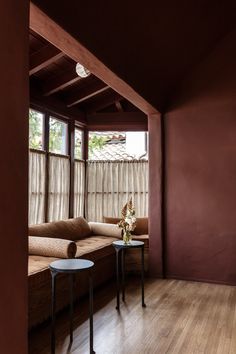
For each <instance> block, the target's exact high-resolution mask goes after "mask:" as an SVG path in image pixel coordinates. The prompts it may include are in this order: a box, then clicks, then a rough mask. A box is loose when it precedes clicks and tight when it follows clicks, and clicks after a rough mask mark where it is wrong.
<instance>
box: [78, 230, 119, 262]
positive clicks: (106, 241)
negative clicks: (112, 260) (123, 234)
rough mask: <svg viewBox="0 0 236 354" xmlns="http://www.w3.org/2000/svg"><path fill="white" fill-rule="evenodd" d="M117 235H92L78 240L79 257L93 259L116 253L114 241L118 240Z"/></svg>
mask: <svg viewBox="0 0 236 354" xmlns="http://www.w3.org/2000/svg"><path fill="white" fill-rule="evenodd" d="M116 240H117V238H115V237H106V236H101V235H100V236H99V235H97V236H91V237H89V238H85V239H83V240H79V241H77V242H76V245H77V252H76V255H75V256H76V257H77V258H83V257H84V258H87V259H90V260H93V261H96V260H97V259H100V258H103V257H106V256H108V255H110V254H112V253H114V247H113V246H112V242H113V241H116Z"/></svg>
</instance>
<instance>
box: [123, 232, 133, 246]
mask: <svg viewBox="0 0 236 354" xmlns="http://www.w3.org/2000/svg"><path fill="white" fill-rule="evenodd" d="M131 240H132V235H131V232H130V231H124V233H123V241H124V244H125V245H129V244H130V243H131Z"/></svg>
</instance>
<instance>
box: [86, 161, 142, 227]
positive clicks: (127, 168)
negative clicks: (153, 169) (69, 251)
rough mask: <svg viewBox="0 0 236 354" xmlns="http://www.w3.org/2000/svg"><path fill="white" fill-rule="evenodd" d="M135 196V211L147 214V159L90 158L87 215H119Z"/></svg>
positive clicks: (97, 218)
mask: <svg viewBox="0 0 236 354" xmlns="http://www.w3.org/2000/svg"><path fill="white" fill-rule="evenodd" d="M130 197H132V198H133V202H134V206H135V210H136V215H137V216H140V217H141V216H147V215H148V161H88V163H87V203H86V216H87V219H88V220H89V221H102V220H103V216H113V217H119V216H120V213H121V208H122V207H123V205H124V204H125V203H126V202H127V201H128V200H129V198H130Z"/></svg>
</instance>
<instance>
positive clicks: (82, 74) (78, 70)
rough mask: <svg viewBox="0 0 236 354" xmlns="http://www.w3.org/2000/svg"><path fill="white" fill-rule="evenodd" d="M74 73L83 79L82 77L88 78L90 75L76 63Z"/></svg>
mask: <svg viewBox="0 0 236 354" xmlns="http://www.w3.org/2000/svg"><path fill="white" fill-rule="evenodd" d="M75 71H76V73H77V75H78V76H80V77H82V78H84V77H88V76H89V75H90V74H91V73H90V71H89V70H88V69H86V68H85V67H84V66H83V65H82V64H80V63H77V64H76V67H75Z"/></svg>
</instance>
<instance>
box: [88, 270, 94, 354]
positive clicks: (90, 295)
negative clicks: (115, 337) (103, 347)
mask: <svg viewBox="0 0 236 354" xmlns="http://www.w3.org/2000/svg"><path fill="white" fill-rule="evenodd" d="M89 343H90V354H94V353H95V351H94V350H93V276H92V272H91V271H90V272H89Z"/></svg>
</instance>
